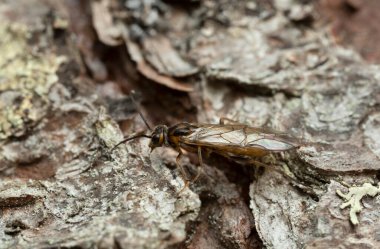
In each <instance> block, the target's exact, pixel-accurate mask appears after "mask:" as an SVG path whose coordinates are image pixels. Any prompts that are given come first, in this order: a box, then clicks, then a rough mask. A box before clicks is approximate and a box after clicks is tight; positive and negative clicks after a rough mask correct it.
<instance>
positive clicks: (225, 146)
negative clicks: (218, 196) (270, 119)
mask: <svg viewBox="0 0 380 249" xmlns="http://www.w3.org/2000/svg"><path fill="white" fill-rule="evenodd" d="M221 122H222V120H221ZM147 126H148V125H147ZM148 128H149V126H148ZM139 137H147V138H150V139H151V140H150V143H149V147H150V148H151V150H152V151H153V150H154V149H155V148H157V147H162V146H166V147H171V148H173V149H175V150H176V151H177V152H178V156H177V159H176V164H177V166H178V168H179V169H180V171H181V174H182V176H183V178H184V181H185V186H184V188H183V189H185V188H186V187H187V186H188V184H189V180H188V179H187V177H186V172H185V170H184V169H183V167H182V166H181V165H180V163H179V161H180V158H181V156H182V154H183V152H182V150H186V151H190V152H197V153H198V158H199V163H200V165H201V166H202V164H203V160H202V151H203V152H204V151H207V152H213V153H217V154H220V155H222V156H225V157H228V158H232V157H234V158H239V159H244V161H247V159H248V162H250V163H253V164H257V165H261V166H264V165H265V164H263V163H260V162H258V161H256V160H255V158H260V157H263V156H265V155H268V154H269V153H272V152H282V151H288V150H291V149H295V148H297V147H298V146H299V144H298V142H297V140H296V139H295V138H293V137H291V136H289V135H287V134H286V133H282V132H278V131H273V130H270V129H265V128H256V127H250V126H247V125H244V124H222V123H221V124H192V123H179V124H177V125H174V126H171V127H167V126H166V125H158V126H156V127H155V128H154V129H153V131H152V133H151V134H150V135H146V134H145V132H144V133H140V134H138V135H136V136H132V137H130V138H127V139H125V140H123V141H121V142H120V143H118V144H117V145H116V146H115V147H114V148H116V147H117V146H118V145H120V144H121V143H124V142H126V141H129V140H132V139H135V138H139ZM265 166H266V165H265ZM199 169H200V168H198V174H197V176H196V177H195V178H194V179H192V181H195V180H196V179H197V178H198V177H199V175H200V171H199Z"/></svg>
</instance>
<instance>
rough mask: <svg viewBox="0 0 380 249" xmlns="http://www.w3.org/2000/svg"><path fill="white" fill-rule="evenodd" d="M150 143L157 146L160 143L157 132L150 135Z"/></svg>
mask: <svg viewBox="0 0 380 249" xmlns="http://www.w3.org/2000/svg"><path fill="white" fill-rule="evenodd" d="M151 143H152V144H153V145H154V146H158V145H159V144H160V135H159V134H155V135H153V136H152V140H151Z"/></svg>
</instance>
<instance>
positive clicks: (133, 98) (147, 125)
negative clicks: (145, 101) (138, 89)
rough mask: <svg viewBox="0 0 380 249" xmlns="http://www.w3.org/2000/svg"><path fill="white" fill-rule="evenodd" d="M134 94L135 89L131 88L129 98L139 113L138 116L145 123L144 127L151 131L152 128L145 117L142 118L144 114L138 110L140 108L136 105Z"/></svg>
mask: <svg viewBox="0 0 380 249" xmlns="http://www.w3.org/2000/svg"><path fill="white" fill-rule="evenodd" d="M134 94H135V91H134V90H132V91H131V94H130V96H131V100H132V102H133V104H134V105H135V107H136V111H137V112H138V113H139V114H140V117H141V119H142V120H143V121H144V124H145V125H146V127H148V129H149V130H150V131H152V128H151V127H150V125H149V124H148V122H147V121H146V119H145V118H144V116H143V115H142V113H141V112H140V108H139V107H138V104H137V102H136V100H135V97H133V95H134Z"/></svg>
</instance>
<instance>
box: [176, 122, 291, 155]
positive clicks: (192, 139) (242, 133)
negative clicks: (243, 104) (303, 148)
mask: <svg viewBox="0 0 380 249" xmlns="http://www.w3.org/2000/svg"><path fill="white" fill-rule="evenodd" d="M183 141H184V142H185V143H190V144H195V145H199V146H208V147H213V146H217V147H219V148H220V147H223V146H239V147H256V148H261V149H264V150H268V151H285V150H290V149H293V148H295V147H297V146H298V142H297V140H296V139H294V138H293V137H291V136H289V135H287V134H286V133H283V132H276V131H273V130H270V129H265V128H255V127H249V126H246V125H199V126H198V128H196V129H194V131H193V132H192V133H191V134H190V135H188V136H185V137H183Z"/></svg>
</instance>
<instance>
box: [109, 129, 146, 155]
mask: <svg viewBox="0 0 380 249" xmlns="http://www.w3.org/2000/svg"><path fill="white" fill-rule="evenodd" d="M144 133H145V131H140V132H138V133H137V134H136V135H134V136H131V137H127V138H125V139H123V140H121V141H120V142H118V143H117V144H116V145H115V146H114V147H113V148H112V149H111V152H110V153H112V152H113V151H114V149H116V147H118V146H119V145H121V144H123V143H125V142H128V141H130V140H133V139H136V138H139V137H146V138H152V137H151V136H148V135H146V134H144Z"/></svg>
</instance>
